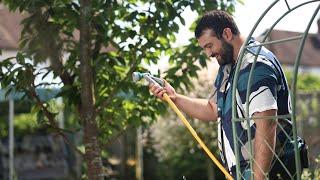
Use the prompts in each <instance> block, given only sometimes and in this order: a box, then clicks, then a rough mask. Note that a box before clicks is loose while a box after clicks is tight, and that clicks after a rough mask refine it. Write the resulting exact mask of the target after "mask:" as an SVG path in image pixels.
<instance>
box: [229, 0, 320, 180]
mask: <svg viewBox="0 0 320 180" xmlns="http://www.w3.org/2000/svg"><path fill="white" fill-rule="evenodd" d="M279 1H281V0H276V1H274V2H273V3H272V4H271V5H270V6H269V7H268V8H267V9H266V10H265V11H264V12H263V13H262V15H261V16H260V17H259V19H258V20H257V22H256V24H255V25H254V27H253V28H252V30H251V32H250V33H249V35H248V37H247V39H246V40H245V43H244V44H245V45H246V44H248V42H249V40H250V37H251V36H252V35H253V33H254V31H255V30H256V28H257V26H258V25H259V23H260V22H261V20H262V19H263V18H264V17H265V15H266V14H267V13H268V12H269V11H270V9H272V7H273V6H274V5H276V4H277V3H278V2H279ZM284 1H285V3H286V5H287V7H288V11H286V12H285V13H284V14H283V15H282V16H281V17H279V18H278V20H276V21H275V22H274V24H273V25H272V26H271V27H270V29H269V30H268V31H267V33H266V34H265V36H264V38H263V40H262V41H261V44H259V45H254V46H259V47H258V54H259V53H260V51H261V48H262V46H263V45H267V44H277V43H282V42H287V41H293V40H299V39H301V40H300V45H299V48H298V49H297V52H298V54H297V56H296V59H295V65H294V71H293V73H294V77H293V81H292V91H290V97H291V101H292V102H291V103H292V113H291V114H287V115H278V116H274V117H262V118H268V119H278V118H285V117H287V118H288V117H291V120H292V123H293V141H292V142H293V143H294V149H295V162H296V169H300V155H299V153H298V143H297V129H296V110H295V109H296V96H295V95H296V83H297V74H298V68H299V64H300V57H301V54H302V50H303V47H304V44H305V40H306V37H307V35H308V32H309V29H310V27H311V24H312V22H313V20H314V18H315V16H316V15H317V13H318V12H319V9H320V4H319V5H318V7H317V8H316V10H315V11H314V13H313V16H312V17H311V19H310V21H309V23H308V26H307V28H306V29H305V31H304V33H303V35H302V36H296V37H290V38H286V39H281V40H276V41H270V42H265V41H266V39H267V38H268V36H269V34H270V33H271V31H272V30H273V28H274V27H275V26H276V25H277V24H278V23H279V22H280V20H282V19H283V18H284V17H285V16H286V15H288V14H289V13H290V12H292V11H294V10H296V9H298V8H299V7H301V6H304V5H306V4H309V3H314V2H319V1H320V0H311V1H306V2H303V3H301V4H299V5H296V6H295V7H292V8H290V6H289V3H288V2H287V0H284ZM254 46H242V47H241V49H240V54H239V58H238V61H237V65H236V70H235V74H234V79H233V84H232V99H233V102H232V131H233V142H234V148H235V155H236V161H237V162H236V174H237V175H236V176H237V179H240V177H241V171H240V162H239V151H238V149H239V148H238V147H239V144H238V137H237V132H236V128H235V127H236V122H237V121H246V122H247V125H248V127H250V125H249V123H250V120H253V119H254V118H252V117H249V103H247V104H246V114H245V118H237V115H236V113H237V112H236V111H237V109H236V107H237V106H236V101H235V99H236V89H237V81H238V78H239V71H240V66H241V63H242V61H243V56H244V53H245V51H246V49H247V48H248V47H254ZM257 57H258V56H255V59H254V62H253V64H252V67H251V70H250V73H249V80H248V85H247V92H246V102H249V95H250V89H251V88H250V87H251V85H252V82H251V81H252V76H253V70H254V67H255V64H256V61H257ZM247 131H248V137H249V138H250V137H251V128H248V130H247ZM286 135H287V137H288V138H289V139H290V137H289V135H288V134H286ZM290 140H291V139H290ZM249 150H250V155H251V158H250V168H251V170H252V168H253V158H252V154H253V150H252V143H251V140H249ZM274 154H275V153H274ZM275 156H276V154H275ZM276 158H278V157H277V156H276ZM278 159H279V158H278ZM280 163H281V164H282V166H284V164H283V163H282V162H281V161H280ZM284 168H285V167H284ZM285 169H286V168H285ZM286 171H288V170H287V169H286ZM289 174H290V173H289ZM292 177H293V176H291V178H292ZM251 178H252V173H251ZM300 178H301V173H300V172H299V171H298V172H297V179H300Z"/></svg>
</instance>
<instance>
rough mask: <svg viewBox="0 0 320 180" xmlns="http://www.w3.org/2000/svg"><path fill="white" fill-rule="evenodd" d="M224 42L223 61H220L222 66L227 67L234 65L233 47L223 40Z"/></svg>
mask: <svg viewBox="0 0 320 180" xmlns="http://www.w3.org/2000/svg"><path fill="white" fill-rule="evenodd" d="M221 42H222V48H221V49H222V50H221V57H220V58H221V59H220V61H218V63H219V65H220V66H223V65H226V64H232V63H233V61H234V60H233V46H232V45H231V44H229V43H227V42H226V41H225V40H224V39H222V40H221Z"/></svg>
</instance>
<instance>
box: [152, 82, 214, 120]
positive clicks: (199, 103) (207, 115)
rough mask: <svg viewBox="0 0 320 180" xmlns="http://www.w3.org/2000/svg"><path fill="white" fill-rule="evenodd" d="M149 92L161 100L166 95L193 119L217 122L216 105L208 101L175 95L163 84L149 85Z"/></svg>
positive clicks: (169, 86) (167, 85) (173, 91)
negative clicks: (162, 85)
mask: <svg viewBox="0 0 320 180" xmlns="http://www.w3.org/2000/svg"><path fill="white" fill-rule="evenodd" d="M149 88H150V91H151V92H152V93H153V94H154V95H155V96H157V97H158V98H160V99H162V100H163V97H162V96H163V94H164V93H167V94H168V96H169V97H170V98H171V100H172V101H173V102H174V103H175V104H176V106H177V107H178V108H179V109H180V110H182V111H183V112H185V113H187V114H188V115H189V116H191V117H193V118H197V119H199V120H203V121H215V120H217V116H218V115H217V105H216V104H215V103H214V102H213V101H211V100H208V99H198V98H189V97H187V96H184V95H181V94H178V93H176V91H175V89H174V88H173V87H172V86H171V85H170V84H169V83H168V82H165V86H164V87H160V86H159V85H154V84H150V86H149Z"/></svg>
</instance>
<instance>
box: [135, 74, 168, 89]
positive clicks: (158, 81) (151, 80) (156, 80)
mask: <svg viewBox="0 0 320 180" xmlns="http://www.w3.org/2000/svg"><path fill="white" fill-rule="evenodd" d="M142 78H144V79H145V80H147V81H148V82H149V83H153V84H159V85H160V86H164V81H163V80H162V79H160V78H157V77H154V76H152V75H151V74H150V73H140V72H133V73H132V79H133V81H134V82H137V81H139V80H141V79H142Z"/></svg>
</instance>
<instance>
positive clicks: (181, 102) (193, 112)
mask: <svg viewBox="0 0 320 180" xmlns="http://www.w3.org/2000/svg"><path fill="white" fill-rule="evenodd" d="M174 103H175V104H176V106H177V107H178V108H179V109H180V110H182V111H183V112H185V113H187V114H188V115H189V116H191V117H193V118H197V119H199V120H204V121H214V120H216V119H217V112H216V107H213V106H214V105H212V104H211V103H209V102H208V100H207V99H198V98H190V97H187V96H184V95H181V94H177V95H176V98H175V99H174Z"/></svg>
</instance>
